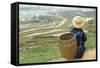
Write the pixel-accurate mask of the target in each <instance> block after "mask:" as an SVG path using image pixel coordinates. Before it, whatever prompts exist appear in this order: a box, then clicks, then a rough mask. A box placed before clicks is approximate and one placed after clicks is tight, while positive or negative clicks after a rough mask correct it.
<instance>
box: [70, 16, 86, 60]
mask: <svg viewBox="0 0 100 68" xmlns="http://www.w3.org/2000/svg"><path fill="white" fill-rule="evenodd" d="M85 22H86V21H85V18H84V17H81V16H76V17H74V18H73V21H72V24H73V26H74V28H73V29H72V30H71V32H72V33H74V34H75V35H76V39H77V54H76V56H75V58H82V56H83V55H84V52H85V42H86V40H87V37H86V35H85V33H84V32H83V27H84V25H85Z"/></svg>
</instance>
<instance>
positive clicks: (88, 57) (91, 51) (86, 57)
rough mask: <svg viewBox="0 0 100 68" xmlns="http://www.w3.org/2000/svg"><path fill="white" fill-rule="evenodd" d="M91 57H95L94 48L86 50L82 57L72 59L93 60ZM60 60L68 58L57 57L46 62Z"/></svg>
mask: <svg viewBox="0 0 100 68" xmlns="http://www.w3.org/2000/svg"><path fill="white" fill-rule="evenodd" d="M93 59H96V49H95V48H93V49H89V50H87V51H86V52H85V53H84V56H83V58H82V59H74V60H93ZM61 61H68V60H67V59H65V58H58V59H56V60H51V61H48V62H61ZM69 61H70V60H69ZM72 61H73V60H72Z"/></svg>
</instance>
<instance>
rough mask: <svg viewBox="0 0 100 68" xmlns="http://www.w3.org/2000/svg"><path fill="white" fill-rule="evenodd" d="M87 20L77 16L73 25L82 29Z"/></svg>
mask: <svg viewBox="0 0 100 68" xmlns="http://www.w3.org/2000/svg"><path fill="white" fill-rule="evenodd" d="M85 22H86V20H85V18H84V17H81V16H76V17H74V18H73V21H72V24H73V26H74V27H76V28H82V27H83V26H84V25H85Z"/></svg>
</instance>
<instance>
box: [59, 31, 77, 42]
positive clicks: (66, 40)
mask: <svg viewBox="0 0 100 68" xmlns="http://www.w3.org/2000/svg"><path fill="white" fill-rule="evenodd" d="M68 33H71V34H73V35H74V36H73V37H72V38H71V39H69V40H62V39H60V38H59V37H60V36H61V35H63V34H68ZM74 38H76V35H75V34H74V33H72V32H66V33H62V34H60V35H59V36H58V39H59V40H60V41H70V40H73V39H74Z"/></svg>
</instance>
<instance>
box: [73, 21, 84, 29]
mask: <svg viewBox="0 0 100 68" xmlns="http://www.w3.org/2000/svg"><path fill="white" fill-rule="evenodd" d="M84 24H85V22H82V23H81V24H76V23H75V22H73V26H74V27H76V28H82V27H83V26H84Z"/></svg>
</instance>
